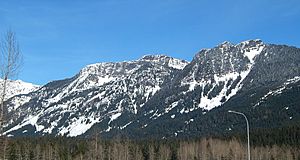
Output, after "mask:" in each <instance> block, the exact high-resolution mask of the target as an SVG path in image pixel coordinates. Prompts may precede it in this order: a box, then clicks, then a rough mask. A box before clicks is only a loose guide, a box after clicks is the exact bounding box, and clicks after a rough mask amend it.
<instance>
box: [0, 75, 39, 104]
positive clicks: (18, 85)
mask: <svg viewBox="0 0 300 160" xmlns="http://www.w3.org/2000/svg"><path fill="white" fill-rule="evenodd" d="M0 86H1V88H2V87H3V79H0ZM38 88H39V86H38V85H34V84H32V83H27V82H23V81H21V80H8V81H7V90H6V94H5V100H7V99H9V98H11V97H13V96H15V95H18V94H28V93H30V92H33V91H35V90H37V89H38ZM0 92H3V90H2V89H1V90H0ZM1 95H2V94H1Z"/></svg>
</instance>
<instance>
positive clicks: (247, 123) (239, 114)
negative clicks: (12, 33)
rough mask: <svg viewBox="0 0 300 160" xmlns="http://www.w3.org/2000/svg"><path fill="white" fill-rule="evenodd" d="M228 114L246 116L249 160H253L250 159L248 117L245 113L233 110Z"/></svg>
mask: <svg viewBox="0 0 300 160" xmlns="http://www.w3.org/2000/svg"><path fill="white" fill-rule="evenodd" d="M228 112H229V113H235V114H239V115H242V116H244V118H245V120H246V124H247V137H248V160H251V159H250V134H249V122H248V119H247V117H246V115H245V114H244V113H241V112H237V111H231V110H229V111H228Z"/></svg>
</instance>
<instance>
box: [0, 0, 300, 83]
mask: <svg viewBox="0 0 300 160" xmlns="http://www.w3.org/2000/svg"><path fill="white" fill-rule="evenodd" d="M0 24H1V25H0V33H1V35H2V34H3V33H4V32H5V31H6V30H8V28H12V29H13V30H14V31H15V32H16V34H17V38H18V40H19V43H20V46H21V50H22V53H23V56H24V65H23V68H22V70H21V72H20V74H19V76H18V77H17V78H18V79H22V80H24V81H28V82H32V83H36V84H45V83H47V82H49V81H52V80H57V79H64V78H67V77H71V76H73V75H75V74H76V73H77V72H78V71H79V70H80V69H81V68H82V67H84V66H85V65H87V64H91V63H96V62H106V61H125V60H134V59H138V58H140V57H141V56H142V55H145V54H166V55H169V56H173V57H176V58H181V59H185V60H189V61H190V60H191V59H192V58H193V56H194V55H195V53H196V52H198V51H199V50H200V49H202V48H210V47H214V46H216V45H217V44H219V43H221V42H223V41H230V42H233V43H238V42H240V41H244V40H248V39H257V38H259V39H262V40H263V41H264V42H266V43H278V44H288V45H293V46H298V47H299V46H300V32H299V31H300V1H299V0H247V1H246V0H244V1H243V0H235V1H234V0H219V1H213V0H7V1H6V0H1V1H0Z"/></svg>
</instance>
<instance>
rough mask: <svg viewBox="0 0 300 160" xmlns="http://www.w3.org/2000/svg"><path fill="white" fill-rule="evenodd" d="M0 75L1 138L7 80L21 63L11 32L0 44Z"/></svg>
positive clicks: (15, 41)
mask: <svg viewBox="0 0 300 160" xmlns="http://www.w3.org/2000/svg"><path fill="white" fill-rule="evenodd" d="M0 50H1V51H0V74H1V78H2V84H1V88H0V135H1V136H3V131H4V130H3V125H4V120H5V116H4V111H5V109H6V108H4V101H5V100H6V94H7V87H8V80H9V79H12V78H13V77H14V76H16V75H17V73H18V71H19V68H20V66H21V63H22V56H21V52H20V49H19V45H18V42H17V39H16V35H15V33H14V32H12V31H11V30H9V31H7V32H6V34H5V35H4V37H3V39H2V40H1V42H0ZM2 140H3V143H4V144H2V145H3V158H4V159H5V150H6V145H7V144H6V138H5V137H3V139H2Z"/></svg>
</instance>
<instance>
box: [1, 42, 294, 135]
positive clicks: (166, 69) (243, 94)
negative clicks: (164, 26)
mask: <svg viewBox="0 0 300 160" xmlns="http://www.w3.org/2000/svg"><path fill="white" fill-rule="evenodd" d="M299 77H300V49H298V48H295V47H290V46H285V45H274V44H265V43H263V42H262V41H261V40H249V41H244V42H241V43H239V44H231V43H229V42H224V43H221V44H220V45H217V46H216V47H214V48H211V49H203V50H201V51H200V52H199V53H197V54H196V55H195V57H194V58H193V60H192V62H190V63H188V62H186V61H183V60H178V59H175V58H171V57H167V56H163V55H158V56H153V55H148V56H144V57H143V58H141V59H139V60H135V61H129V62H117V63H98V64H92V65H89V66H87V67H85V68H83V69H82V70H81V71H80V72H79V73H78V74H77V75H75V76H74V77H72V78H69V79H65V80H60V81H53V82H50V83H48V84H47V85H45V86H42V87H41V88H39V90H36V91H34V92H30V93H29V94H26V95H17V96H14V97H13V98H11V99H10V100H9V101H8V106H9V114H10V115H11V116H10V117H13V118H12V119H11V120H10V121H9V123H8V124H7V125H6V134H7V135H14V136H18V135H32V134H37V135H44V134H54V135H66V136H79V135H80V136H89V135H92V134H93V133H94V132H98V133H101V134H102V136H104V137H112V136H115V135H125V136H128V137H133V138H136V137H139V138H141V137H156V138H164V137H172V136H181V137H184V136H199V135H205V134H217V133H219V134H224V133H229V132H230V131H231V130H233V128H234V126H233V125H232V124H243V123H238V122H239V121H240V120H241V119H239V118H236V117H234V116H232V115H228V113H227V110H229V109H233V110H238V111H243V112H244V113H246V114H247V115H248V116H249V119H250V123H251V125H252V126H253V127H272V126H273V127H274V126H282V125H286V124H289V122H290V121H291V120H293V121H297V119H298V120H300V109H299V106H297V104H299V103H298V102H300V81H299ZM16 102H19V103H16ZM20 102H22V103H20ZM286 108H288V109H286ZM290 117H292V118H290ZM274 119H276V120H274ZM277 120H279V121H277ZM235 127H236V128H237V129H241V128H243V125H235Z"/></svg>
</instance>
